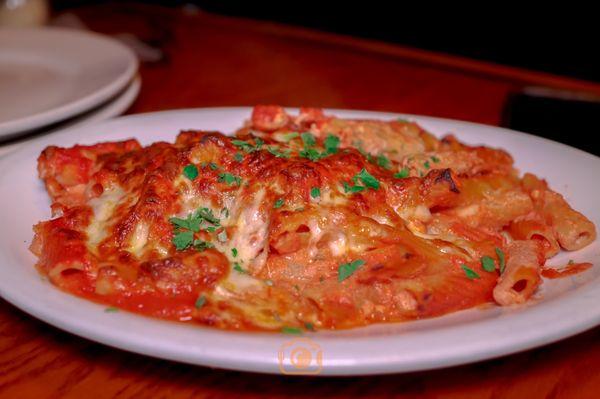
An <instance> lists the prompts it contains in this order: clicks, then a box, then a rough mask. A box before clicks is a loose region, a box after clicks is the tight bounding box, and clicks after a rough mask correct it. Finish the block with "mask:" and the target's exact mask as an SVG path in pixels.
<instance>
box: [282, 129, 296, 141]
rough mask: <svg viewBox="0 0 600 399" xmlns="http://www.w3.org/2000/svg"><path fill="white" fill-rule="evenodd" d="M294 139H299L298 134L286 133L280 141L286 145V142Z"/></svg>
mask: <svg viewBox="0 0 600 399" xmlns="http://www.w3.org/2000/svg"><path fill="white" fill-rule="evenodd" d="M296 137H300V133H298V132H290V133H286V134H284V135H282V136H281V139H282V140H283V141H285V142H286V143H287V142H288V141H290V140H292V139H295V138H296Z"/></svg>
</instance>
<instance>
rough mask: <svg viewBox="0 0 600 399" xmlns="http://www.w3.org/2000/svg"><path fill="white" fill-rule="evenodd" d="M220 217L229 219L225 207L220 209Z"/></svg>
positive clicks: (227, 210)
mask: <svg viewBox="0 0 600 399" xmlns="http://www.w3.org/2000/svg"><path fill="white" fill-rule="evenodd" d="M221 216H224V217H226V218H228V217H229V209H227V208H226V207H225V208H223V209H221Z"/></svg>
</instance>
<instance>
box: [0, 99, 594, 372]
mask: <svg viewBox="0 0 600 399" xmlns="http://www.w3.org/2000/svg"><path fill="white" fill-rule="evenodd" d="M250 111H251V110H250V109H249V108H212V109H210V108H209V109H192V110H180V111H166V112H159V113H151V114H142V115H132V116H126V117H121V118H117V119H113V120H110V121H105V122H102V123H99V124H94V125H87V126H84V127H79V128H74V129H69V130H66V131H64V132H60V133H57V134H54V135H52V136H45V137H42V138H40V139H38V140H36V141H35V142H30V143H27V144H26V145H25V146H23V147H22V148H20V149H18V150H17V151H16V152H14V153H11V154H9V155H7V156H5V157H3V158H2V159H0V198H2V207H0V220H2V224H1V225H0V264H1V265H2V267H1V268H0V293H1V294H2V296H3V297H4V298H5V299H6V300H7V301H9V302H11V303H12V304H14V305H15V306H17V307H19V308H21V309H22V310H24V311H25V312H27V313H29V314H31V315H33V316H35V317H37V318H39V319H42V320H44V321H46V322H48V323H50V324H52V325H54V326H56V327H59V328H62V329H64V330H66V331H69V332H72V333H74V334H77V335H79V336H82V337H85V338H89V339H92V340H95V341H98V342H101V343H104V344H107V345H110V346H114V347H117V348H121V349H125V350H128V351H132V352H137V353H142V354H146V355H150V356H156V357H160V358H165V359H171V360H177V361H182V362H188V363H193V364H197V365H205V366H211V367H219V368H227V369H236V370H246V371H257V372H266V373H279V372H280V367H279V366H280V363H279V357H278V356H279V353H280V352H281V353H282V355H283V356H284V359H285V360H284V363H283V365H284V367H285V368H286V370H287V371H289V369H288V368H289V361H288V359H287V356H288V355H289V351H290V350H292V349H298V348H300V347H303V346H304V347H305V352H304V354H306V351H309V353H312V354H316V352H318V351H319V350H320V351H321V353H322V365H323V367H322V370H321V371H320V374H321V375H366V374H378V373H393V372H406V371H416V370H424V369H431V368H438V367H444V366H451V365H457V364H463V363H468V362H474V361H478V360H482V359H488V358H492V357H497V356H501V355H506V354H509V353H514V352H517V351H521V350H524V349H528V348H533V347H536V346H540V345H543V344H547V343H550V342H554V341H557V340H559V339H561V338H565V337H568V336H570V335H573V334H576V333H578V332H581V331H584V330H586V329H589V328H592V327H594V326H596V325H598V324H599V323H600V306H598V304H599V303H600V245H599V244H598V242H597V241H596V242H594V243H593V244H592V245H590V246H588V247H587V248H585V249H583V250H581V251H578V252H574V253H561V254H559V255H557V256H556V257H555V258H554V259H552V260H551V261H550V262H549V264H550V265H564V264H565V263H566V262H567V261H568V260H569V259H574V260H575V261H590V262H592V263H594V264H595V266H594V267H592V268H591V269H589V270H587V271H585V272H583V273H580V274H577V275H573V276H571V277H567V278H563V279H557V280H545V281H544V283H543V286H542V288H541V289H540V291H539V292H538V293H537V294H536V295H535V298H534V299H533V300H531V301H530V302H529V303H528V304H526V305H524V306H514V307H506V308H501V307H497V306H490V307H487V308H483V309H471V310H467V311H462V312H457V313H454V314H450V315H447V316H443V317H438V318H433V319H428V320H421V321H413V322H405V323H396V324H380V325H374V326H370V327H366V328H358V329H353V330H346V331H337V332H316V333H305V334H304V335H303V336H302V338H303V339H304V340H305V341H297V340H296V339H297V338H296V337H294V336H290V335H285V334H278V333H248V332H227V331H220V330H217V329H211V328H208V327H204V326H200V325H193V324H184V323H176V322H169V321H162V320H157V319H152V318H148V317H144V316H140V315H136V314H132V313H128V312H125V311H121V312H116V313H113V312H109V313H107V312H105V306H102V305H98V304H95V303H92V302H88V301H86V300H84V299H80V298H77V297H75V296H72V295H70V294H67V293H64V292H61V291H59V290H58V289H56V288H55V287H54V286H52V285H51V284H50V283H49V282H47V281H45V280H43V279H42V278H40V276H39V275H38V273H37V271H36V270H35V269H34V267H33V265H34V263H35V261H36V259H35V257H34V256H33V255H32V254H31V253H30V252H29V251H28V250H27V247H28V245H29V243H30V242H31V238H32V230H31V226H32V225H33V224H35V223H36V222H38V221H40V220H45V219H48V218H49V217H50V210H49V205H50V202H49V200H48V196H47V195H46V192H45V190H44V188H43V185H42V183H41V182H40V181H39V180H38V178H37V172H36V158H37V156H38V154H39V153H40V151H41V150H42V149H43V148H44V147H46V146H47V145H51V144H54V145H61V146H71V145H73V144H75V143H82V144H92V143H96V142H98V141H106V140H123V139H126V138H130V137H136V138H138V139H139V140H140V141H141V142H142V143H144V144H149V143H152V142H155V141H158V140H168V141H173V139H174V138H175V136H176V134H177V133H178V132H179V131H180V130H181V129H190V128H195V129H208V130H215V129H217V130H221V131H224V132H233V131H234V130H235V129H236V128H237V127H239V126H241V124H242V122H243V121H244V119H246V118H248V116H249V115H250ZM328 112H329V113H332V114H335V115H339V116H343V117H357V118H379V119H392V118H396V117H399V116H401V117H403V118H407V119H411V120H415V121H417V122H419V123H420V124H422V126H424V127H425V128H426V129H428V130H430V131H431V132H433V133H435V134H437V135H442V134H445V133H447V132H453V133H455V134H456V135H457V136H458V138H459V139H461V140H463V141H465V142H467V143H471V144H481V143H484V144H486V145H488V146H494V147H502V148H505V149H507V150H509V151H510V152H511V154H512V155H513V156H514V158H515V160H516V165H517V167H519V168H521V170H523V171H531V172H534V173H536V174H538V175H539V176H544V177H546V178H547V179H548V182H549V183H550V185H551V186H552V187H553V188H555V189H556V190H558V191H559V192H561V193H563V194H564V195H565V196H566V198H567V200H568V201H569V202H570V203H571V204H572V205H573V206H574V207H575V208H576V209H578V210H580V211H581V212H583V213H584V214H585V215H587V216H588V217H589V218H590V219H592V220H593V222H594V223H595V224H596V225H597V226H600V207H598V202H599V199H600V188H599V187H598V185H597V184H595V182H597V178H598V176H597V175H598V172H599V171H600V158H597V157H595V156H593V155H590V154H587V153H585V152H582V151H580V150H577V149H574V148H571V147H568V146H566V145H563V144H558V143H555V142H552V141H549V140H546V139H543V138H539V137H535V136H531V135H527V134H524V133H518V132H514V131H511V130H507V129H501V128H497V127H491V126H484V125H478V124H473V123H468V122H459V121H452V120H445V119H437V118H430V117H421V116H412V115H398V114H388V113H374V112H363V111H342V110H330V111H328ZM306 339H309V340H310V341H306ZM299 350H300V351H301V350H302V349H299ZM297 353H298V352H297ZM306 358H307V357H305V359H306ZM316 358H317V357H316V356H315V357H311V359H313V361H315V360H314V359H316ZM315 367H316V366H315Z"/></svg>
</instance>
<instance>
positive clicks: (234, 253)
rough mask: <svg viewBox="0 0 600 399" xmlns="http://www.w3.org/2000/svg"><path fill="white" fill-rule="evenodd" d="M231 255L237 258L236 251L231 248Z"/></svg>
mask: <svg viewBox="0 0 600 399" xmlns="http://www.w3.org/2000/svg"><path fill="white" fill-rule="evenodd" d="M231 255H232V256H233V257H234V258H237V255H238V250H237V248H231Z"/></svg>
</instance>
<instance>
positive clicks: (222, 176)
mask: <svg viewBox="0 0 600 399" xmlns="http://www.w3.org/2000/svg"><path fill="white" fill-rule="evenodd" d="M219 181H220V182H225V183H227V184H228V185H230V186H231V185H234V184H236V185H238V186H239V185H240V184H242V178H241V177H239V176H234V175H232V174H231V173H227V172H225V173H219Z"/></svg>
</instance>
